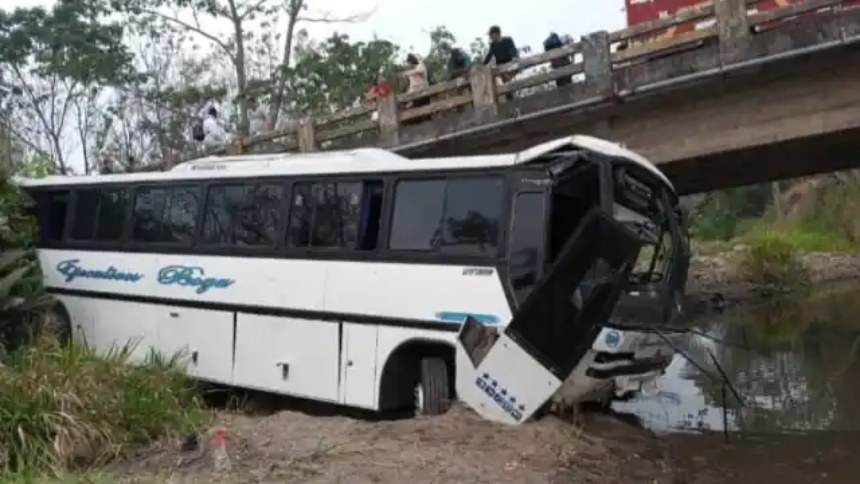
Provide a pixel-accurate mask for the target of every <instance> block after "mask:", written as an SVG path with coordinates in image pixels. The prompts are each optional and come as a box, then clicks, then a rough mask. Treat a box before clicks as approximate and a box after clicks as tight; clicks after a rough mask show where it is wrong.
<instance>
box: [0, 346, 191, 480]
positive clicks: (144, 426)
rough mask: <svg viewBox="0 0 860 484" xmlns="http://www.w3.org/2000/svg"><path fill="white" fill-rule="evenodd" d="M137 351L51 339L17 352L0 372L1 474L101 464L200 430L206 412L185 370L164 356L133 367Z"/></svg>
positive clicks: (130, 347)
mask: <svg viewBox="0 0 860 484" xmlns="http://www.w3.org/2000/svg"><path fill="white" fill-rule="evenodd" d="M132 349H133V348H132V346H131V345H127V346H126V347H124V348H119V349H117V350H115V351H111V352H109V353H108V354H107V355H98V354H96V353H95V352H94V351H93V350H91V349H88V348H86V347H84V346H80V345H76V344H69V345H60V344H58V343H57V341H56V340H55V339H52V338H49V337H45V338H41V339H40V340H39V341H38V342H37V344H35V345H34V346H32V347H29V348H27V349H23V350H21V351H19V352H17V353H15V354H14V355H13V356H12V358H11V359H10V364H9V365H8V366H6V367H3V368H0V469H2V470H3V471H4V472H25V471H27V472H32V471H50V470H57V469H63V468H70V467H78V466H85V465H91V464H97V463H100V462H103V461H105V460H106V459H109V458H111V457H114V456H116V455H117V454H118V453H120V452H121V451H122V450H123V449H124V448H125V447H126V446H129V445H136V444H145V443H148V442H150V441H152V440H154V439H156V438H158V437H160V436H164V435H172V434H175V433H178V432H185V431H189V430H191V429H193V428H195V427H196V426H197V424H198V423H199V422H200V417H201V416H202V412H201V410H200V405H199V403H198V398H197V394H196V392H195V389H194V388H193V387H192V386H191V384H190V383H189V381H188V379H187V378H186V377H185V375H184V374H183V373H182V371H181V370H180V369H179V368H177V367H176V366H174V365H171V364H170V362H169V361H168V360H166V359H163V358H160V359H158V360H157V361H154V363H155V364H143V365H139V366H133V365H130V364H128V358H129V356H130V354H131V350H132Z"/></svg>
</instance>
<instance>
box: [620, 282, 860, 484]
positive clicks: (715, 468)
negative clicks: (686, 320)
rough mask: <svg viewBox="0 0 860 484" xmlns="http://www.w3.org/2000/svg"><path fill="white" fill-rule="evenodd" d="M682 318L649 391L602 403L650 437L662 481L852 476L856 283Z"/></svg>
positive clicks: (859, 323) (858, 403) (859, 377)
mask: <svg viewBox="0 0 860 484" xmlns="http://www.w3.org/2000/svg"><path fill="white" fill-rule="evenodd" d="M690 326H691V328H692V329H693V330H694V331H696V332H697V334H691V335H689V336H688V338H687V340H686V341H685V342H684V344H683V345H682V346H681V348H682V349H683V350H684V352H685V354H686V356H687V358H685V357H684V356H682V355H675V358H674V360H673V361H672V364H671V365H670V366H669V368H668V369H667V372H666V375H664V377H662V378H661V380H660V381H659V382H658V391H657V394H656V395H654V396H652V397H647V398H646V397H640V398H638V399H636V400H632V401H628V402H623V403H622V402H616V403H615V404H613V407H614V409H615V410H616V411H618V412H622V413H629V414H633V415H635V416H636V417H638V418H639V419H640V421H641V422H642V424H643V425H644V426H646V427H647V428H649V429H651V430H653V431H654V432H655V433H657V434H658V436H660V439H659V442H660V445H662V446H663V449H664V455H665V456H666V458H667V459H668V461H669V463H670V466H671V467H672V469H673V473H674V480H673V482H676V483H696V484H698V483H722V482H731V483H738V482H750V483H756V484H760V483H761V482H771V481H772V482H780V483H781V484H794V483H797V484H801V483H803V484H806V483H839V484H843V483H853V482H860V477H858V476H860V459H858V458H857V456H858V455H860V432H858V430H860V284H856V283H855V284H848V285H838V286H830V287H826V288H820V289H819V290H817V291H816V292H814V293H812V294H809V295H804V296H801V297H798V296H794V297H789V298H783V299H779V300H774V301H771V302H768V303H766V304H761V305H756V306H751V307H743V308H739V309H738V310H736V311H732V312H731V313H726V314H723V315H712V316H709V317H706V318H702V319H700V320H698V321H693V322H692V323H691V324H690ZM711 354H713V357H714V358H715V359H716V360H717V362H718V363H719V366H720V367H721V368H722V369H723V370H724V371H725V373H726V376H727V377H728V379H729V381H731V384H732V385H733V386H734V387H735V388H736V389H737V391H738V393H739V394H740V396H741V398H742V400H743V403H742V404H741V403H739V402H738V401H737V399H735V398H734V397H733V396H732V394H731V392H730V391H726V392H725V405H723V401H724V393H723V388H724V386H723V383H722V379H721V377H720V376H719V372H718V370H717V368H716V365H715V364H714V363H713V361H712V359H711V358H712V357H711ZM689 360H693V361H695V362H696V364H693V363H691V362H690V361H689ZM697 366H701V367H702V369H701V370H700V369H698V368H697ZM702 370H704V371H702Z"/></svg>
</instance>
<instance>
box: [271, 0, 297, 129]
mask: <svg viewBox="0 0 860 484" xmlns="http://www.w3.org/2000/svg"><path fill="white" fill-rule="evenodd" d="M303 4H304V0H290V7H289V9H290V10H289V12H288V14H289V16H290V20H289V23H288V24H287V35H286V38H285V39H284V55H283V57H281V65H280V66H279V71H280V72H279V73H278V86H277V88H276V89H275V93H274V96H273V99H272V112H271V118H272V122H271V123H272V129H274V128H275V126H277V124H278V117H279V116H280V115H281V109H283V107H284V94H285V91H286V89H287V76H286V75H285V73H284V71H285V70H286V69H287V68H288V67H290V59H291V57H292V52H293V37H294V35H295V32H296V23H297V22H298V20H299V13H300V12H301V11H302V6H303Z"/></svg>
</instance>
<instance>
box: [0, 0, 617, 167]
mask: <svg viewBox="0 0 860 484" xmlns="http://www.w3.org/2000/svg"><path fill="white" fill-rule="evenodd" d="M307 2H308V4H309V6H310V9H311V10H310V12H309V14H310V15H312V16H317V17H318V16H321V14H325V13H328V14H330V15H331V16H335V17H347V16H350V15H355V14H359V13H367V12H372V13H371V15H370V17H369V18H368V19H367V20H366V21H363V22H360V23H354V24H326V23H304V24H300V25H301V28H304V29H306V30H307V31H308V33H309V34H310V36H311V37H312V38H317V39H320V38H324V37H326V36H328V35H330V34H331V33H333V32H334V31H338V32H342V33H345V34H348V35H349V36H350V37H351V38H353V39H355V40H360V39H369V38H372V37H374V36H376V37H380V38H383V39H387V40H390V41H392V42H394V43H396V44H398V45H400V46H401V47H403V49H404V50H406V51H412V50H414V51H415V52H416V53H419V54H420V53H424V52H427V50H428V48H429V45H430V41H429V35H428V33H429V32H430V31H431V30H432V29H433V28H435V27H437V26H439V25H444V26H446V27H447V28H448V30H450V31H451V33H453V34H454V36H455V37H456V39H457V44H458V45H459V46H461V47H468V46H469V44H470V43H471V42H472V40H474V39H475V37H484V38H485V40H486V34H487V30H488V29H489V27H490V26H491V25H499V26H500V27H501V29H502V32H503V33H504V34H505V35H509V36H511V37H513V39H514V41H515V42H516V44H517V46H518V47H524V46H530V47H531V48H532V50H533V52H540V51H542V50H543V40H544V39H545V38H546V37H547V35H549V33H550V32H555V33H558V34H559V35H564V34H568V35H570V36H571V37H573V38H574V39H578V38H579V37H581V36H583V35H587V34H589V33H591V32H596V31H599V30H608V31H613V30H618V29H621V28H623V27H624V26H625V16H624V0H539V1H535V2H527V1H523V0H307ZM52 4H54V0H0V6H2V7H0V8H3V9H13V8H15V7H34V6H45V7H49V6H51V5H52ZM225 33H227V32H225ZM76 155H77V154H76V153H73V154H72V156H71V157H70V162H71V164H72V165H73V166H74V168H75V169H76V171H78V172H80V171H82V166H80V167H79V166H76V165H78V164H80V165H82V164H83V162H82V159H81V157H80V156H76Z"/></svg>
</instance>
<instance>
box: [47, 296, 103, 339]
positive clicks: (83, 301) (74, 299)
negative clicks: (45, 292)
mask: <svg viewBox="0 0 860 484" xmlns="http://www.w3.org/2000/svg"><path fill="white" fill-rule="evenodd" d="M54 298H55V299H56V300H57V301H59V302H60V303H61V304H62V305H63V307H65V308H66V311H67V312H68V313H69V318H70V319H71V321H70V322H71V325H72V338H73V339H74V341H75V342H76V343H78V344H85V343H87V342H88V341H89V338H91V337H92V336H93V321H94V320H95V308H94V307H93V301H92V300H91V299H89V298H84V297H78V296H66V295H58V296H55V297H54Z"/></svg>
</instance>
